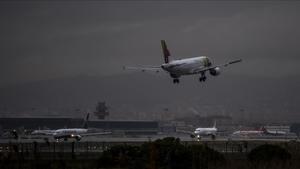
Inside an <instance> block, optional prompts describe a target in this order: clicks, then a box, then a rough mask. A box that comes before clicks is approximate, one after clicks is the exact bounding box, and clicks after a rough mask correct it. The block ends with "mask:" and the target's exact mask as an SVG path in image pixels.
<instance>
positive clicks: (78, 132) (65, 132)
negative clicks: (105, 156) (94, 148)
mask: <svg viewBox="0 0 300 169" xmlns="http://www.w3.org/2000/svg"><path fill="white" fill-rule="evenodd" d="M88 119H89V113H88V114H87V116H86V119H85V121H84V124H83V127H82V128H65V129H57V130H34V131H33V132H32V133H31V134H32V135H46V136H53V138H54V139H55V140H57V141H59V140H60V139H63V140H64V141H67V140H68V139H69V138H75V139H76V140H77V141H80V140H81V138H82V137H87V136H96V135H107V134H111V132H92V131H91V130H90V129H88V126H87V122H88Z"/></svg>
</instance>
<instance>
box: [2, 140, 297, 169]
mask: <svg viewBox="0 0 300 169" xmlns="http://www.w3.org/2000/svg"><path fill="white" fill-rule="evenodd" d="M298 146H299V145H298V143H297V142H295V143H286V144H282V145H273V144H264V145H261V146H258V147H256V148H254V149H252V150H251V151H250V152H235V153H232V152H231V153H221V152H217V151H215V150H214V149H211V148H209V147H208V146H206V145H205V144H186V143H185V144H184V143H182V142H180V140H179V139H175V138H165V139H162V140H157V141H154V142H147V143H144V144H142V145H140V146H135V145H127V144H123V145H115V146H112V147H110V148H109V149H107V150H105V151H103V152H102V153H99V152H89V153H84V152H82V153H75V154H74V153H71V152H68V153H67V152H64V153H62V152H56V153H55V154H54V153H51V152H32V153H33V155H32V153H31V152H27V153H26V152H25V153H24V152H22V153H20V151H15V152H0V168H1V169H16V168H18V169H19V168H20V169H21V168H22V169H60V168H74V169H77V168H78V169H81V168H88V169H96V168H99V169H102V168H103V169H104V168H105V169H219V168H220V169H227V168H228V169H229V168H230V169H233V168H237V169H240V168H244V169H248V168H249V169H260V168H261V169H266V168H270V169H279V168H290V169H298V168H300V152H299V147H298ZM29 156H31V157H30V158H29Z"/></svg>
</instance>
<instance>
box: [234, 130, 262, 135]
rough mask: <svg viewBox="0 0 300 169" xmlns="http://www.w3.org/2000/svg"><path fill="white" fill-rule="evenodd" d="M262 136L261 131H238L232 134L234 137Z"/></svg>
mask: <svg viewBox="0 0 300 169" xmlns="http://www.w3.org/2000/svg"><path fill="white" fill-rule="evenodd" d="M262 134H264V131H262V130H239V131H235V132H233V133H232V135H234V136H257V135H262Z"/></svg>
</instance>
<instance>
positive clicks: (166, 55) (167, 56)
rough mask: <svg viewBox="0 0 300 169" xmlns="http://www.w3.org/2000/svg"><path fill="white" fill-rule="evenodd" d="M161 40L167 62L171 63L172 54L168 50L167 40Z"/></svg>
mask: <svg viewBox="0 0 300 169" xmlns="http://www.w3.org/2000/svg"><path fill="white" fill-rule="evenodd" d="M160 42H161V48H162V51H163V54H164V60H165V63H169V56H171V54H170V52H169V50H168V47H167V44H166V41H165V40H161V41H160Z"/></svg>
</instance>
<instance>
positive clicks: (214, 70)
mask: <svg viewBox="0 0 300 169" xmlns="http://www.w3.org/2000/svg"><path fill="white" fill-rule="evenodd" d="M209 73H210V74H211V75H212V76H218V75H219V74H220V73H221V69H220V68H219V67H215V68H213V69H210V70H209Z"/></svg>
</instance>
